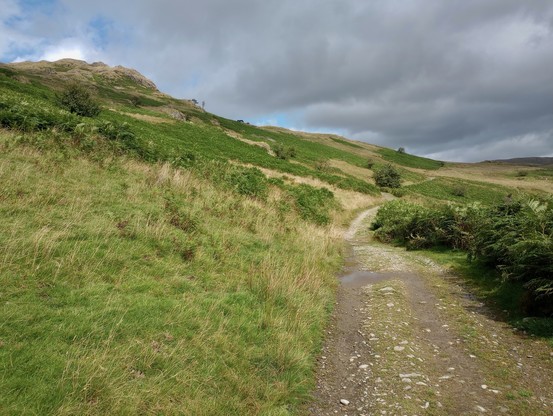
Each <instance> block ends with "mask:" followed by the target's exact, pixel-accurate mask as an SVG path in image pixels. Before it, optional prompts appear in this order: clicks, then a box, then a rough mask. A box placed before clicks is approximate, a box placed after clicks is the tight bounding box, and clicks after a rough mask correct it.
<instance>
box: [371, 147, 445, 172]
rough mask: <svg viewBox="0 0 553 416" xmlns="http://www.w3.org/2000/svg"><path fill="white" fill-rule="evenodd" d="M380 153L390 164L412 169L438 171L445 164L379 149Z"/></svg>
mask: <svg viewBox="0 0 553 416" xmlns="http://www.w3.org/2000/svg"><path fill="white" fill-rule="evenodd" d="M378 153H379V154H380V155H382V157H383V158H384V159H385V160H387V161H388V162H394V163H397V164H398V165H402V166H407V167H410V168H418V169H427V170H436V169H440V168H441V167H442V166H444V163H443V162H440V161H437V160H432V159H427V158H425V157H420V156H415V155H410V154H408V153H401V152H398V151H397V150H392V149H379V150H378Z"/></svg>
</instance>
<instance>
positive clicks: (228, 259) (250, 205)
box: [0, 135, 339, 415]
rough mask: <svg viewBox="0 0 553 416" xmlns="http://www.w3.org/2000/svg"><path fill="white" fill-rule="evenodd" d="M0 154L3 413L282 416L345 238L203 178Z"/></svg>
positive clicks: (269, 199)
mask: <svg viewBox="0 0 553 416" xmlns="http://www.w3.org/2000/svg"><path fill="white" fill-rule="evenodd" d="M5 139H6V136H5V135H3V140H4V142H3V151H2V152H1V154H0V180H1V181H2V184H3V186H2V188H1V190H0V212H1V213H2V218H3V220H2V222H0V245H1V246H2V247H3V250H2V252H1V253H0V287H1V288H2V289H1V291H0V298H1V299H2V302H1V306H0V309H1V311H0V313H1V314H2V316H3V317H4V319H3V320H2V325H1V326H0V365H1V367H2V377H1V378H0V390H1V391H2V395H0V413H4V414H51V413H55V414H67V415H69V414H108V413H109V414H195V415H196V414H197V415H201V414H205V415H216V414H221V415H223V414H224V415H233V414H235V415H247V414H252V415H254V414H255V415H257V414H275V415H281V414H282V415H284V414H289V413H293V412H294V409H295V408H296V407H295V406H296V405H297V404H298V403H300V402H301V401H302V400H303V399H305V398H306V396H307V394H308V392H309V390H310V388H311V387H312V386H311V384H310V383H311V380H312V379H311V373H312V371H313V364H314V356H315V354H316V351H317V349H318V346H319V343H320V337H321V334H322V326H323V324H324V322H325V319H326V317H327V316H328V312H329V309H330V306H331V304H332V296H333V286H334V279H333V273H334V272H335V270H336V268H337V267H338V265H339V245H338V243H337V240H336V239H333V238H332V235H331V233H332V229H331V228H330V227H327V228H323V227H319V226H317V225H314V224H311V223H309V222H305V221H303V220H302V219H301V218H300V217H299V215H298V214H297V213H296V211H295V210H284V209H282V208H281V207H282V204H281V202H282V201H281V200H280V199H281V198H284V197H285V196H286V195H285V194H284V192H282V191H281V190H280V189H278V188H270V190H269V191H268V192H267V194H266V195H265V196H264V198H254V197H251V196H248V195H243V194H240V193H239V192H236V191H235V190H233V189H230V188H229V189H227V188H224V187H222V186H220V185H218V183H217V182H214V181H212V180H207V179H205V178H203V177H201V176H199V175H198V173H197V172H195V171H191V170H183V169H176V168H173V167H172V166H170V165H169V164H157V165H150V164H145V163H142V162H139V161H136V160H130V159H125V158H123V157H114V158H113V159H112V160H110V161H109V162H106V161H104V162H102V163H99V162H98V161H94V160H91V159H90V158H85V157H73V158H65V157H60V155H59V154H58V152H56V151H42V152H41V151H37V150H36V149H35V148H29V147H22V146H7V145H6V140H5Z"/></svg>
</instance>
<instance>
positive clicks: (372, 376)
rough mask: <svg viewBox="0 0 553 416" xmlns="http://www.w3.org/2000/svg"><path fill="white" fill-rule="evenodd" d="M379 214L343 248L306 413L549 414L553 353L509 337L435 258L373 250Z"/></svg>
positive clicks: (357, 227)
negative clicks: (334, 300)
mask: <svg viewBox="0 0 553 416" xmlns="http://www.w3.org/2000/svg"><path fill="white" fill-rule="evenodd" d="M376 211H377V208H373V209H372V210H369V211H366V212H365V213H363V214H361V215H360V216H359V217H358V219H357V220H356V221H354V222H353V223H352V226H351V228H350V230H349V231H348V232H347V233H346V240H347V241H348V243H349V247H350V257H349V259H348V262H347V265H346V268H345V270H344V274H343V276H342V277H341V285H340V289H339V292H338V299H337V305H336V309H335V313H334V317H333V321H332V323H331V325H330V327H329V328H328V336H327V340H326V343H325V345H324V347H323V351H322V353H321V357H320V359H319V368H318V374H317V388H316V390H315V391H314V393H313V396H314V400H313V402H312V403H311V405H310V406H309V409H308V413H309V414H312V415H321V416H322V415H350V416H352V415H367V416H368V415H480V414H484V415H486V414H488V415H503V414H505V415H552V414H553V352H552V349H551V347H550V346H548V345H547V344H546V343H544V342H542V341H540V340H536V339H534V338H531V337H527V336H525V335H524V334H521V333H519V332H516V331H514V330H513V329H512V328H511V327H509V326H508V325H506V324H505V323H503V322H501V321H499V320H496V319H494V316H493V314H492V313H491V311H489V310H488V309H487V308H486V307H485V306H484V305H483V304H482V303H481V302H479V301H478V300H477V299H476V298H475V297H474V296H472V295H471V294H470V293H469V292H468V291H467V290H466V289H465V288H464V287H463V285H462V283H461V281H460V280H459V279H458V278H457V277H455V276H453V275H451V274H450V273H449V272H448V271H447V270H443V269H442V268H441V267H439V266H438V265H436V264H435V263H433V262H432V261H430V260H428V259H426V258H424V257H422V256H420V255H417V254H415V253H412V252H406V251H405V250H403V249H401V248H397V247H391V246H386V245H382V244H379V243H378V242H376V241H374V240H373V239H372V236H371V233H370V232H369V231H368V230H367V228H368V224H369V222H370V220H371V217H372V216H373V215H374V214H375V213H376Z"/></svg>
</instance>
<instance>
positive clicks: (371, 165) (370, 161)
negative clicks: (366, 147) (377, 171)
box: [367, 158, 376, 169]
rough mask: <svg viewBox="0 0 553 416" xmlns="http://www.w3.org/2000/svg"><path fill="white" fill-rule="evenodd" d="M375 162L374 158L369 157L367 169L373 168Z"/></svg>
mask: <svg viewBox="0 0 553 416" xmlns="http://www.w3.org/2000/svg"><path fill="white" fill-rule="evenodd" d="M375 163H376V162H375V161H374V159H371V158H369V159H367V169H372V168H373V166H374V164H375Z"/></svg>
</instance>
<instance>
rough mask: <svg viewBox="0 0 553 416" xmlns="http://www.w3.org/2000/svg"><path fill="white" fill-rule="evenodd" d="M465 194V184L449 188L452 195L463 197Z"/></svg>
mask: <svg viewBox="0 0 553 416" xmlns="http://www.w3.org/2000/svg"><path fill="white" fill-rule="evenodd" d="M466 194H467V188H466V186H463V185H455V186H454V187H453V188H452V189H451V195H453V196H459V197H463V196H465V195H466Z"/></svg>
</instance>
